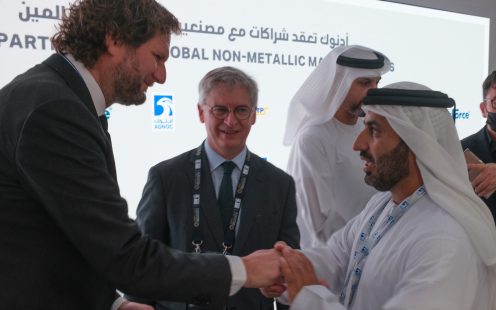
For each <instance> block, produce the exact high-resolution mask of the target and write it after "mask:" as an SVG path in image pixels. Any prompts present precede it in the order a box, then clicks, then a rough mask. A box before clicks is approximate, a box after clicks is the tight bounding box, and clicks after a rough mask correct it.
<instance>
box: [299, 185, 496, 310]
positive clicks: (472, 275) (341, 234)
mask: <svg viewBox="0 0 496 310" xmlns="http://www.w3.org/2000/svg"><path fill="white" fill-rule="evenodd" d="M389 198H390V193H389V192H386V193H379V194H377V195H375V196H374V197H373V198H372V199H371V201H370V203H369V204H368V205H367V207H366V209H365V210H364V211H363V212H362V213H361V214H360V215H358V216H357V217H355V218H354V219H353V220H352V221H350V222H349V223H348V224H347V225H346V226H345V227H344V228H343V229H342V230H340V231H338V232H337V233H336V234H334V235H333V236H332V238H331V240H329V244H328V246H327V247H324V248H317V249H312V250H307V251H303V252H304V253H305V254H306V255H307V256H308V257H309V258H310V260H311V261H312V263H313V265H314V267H315V269H316V272H317V276H318V277H319V278H322V279H325V280H326V281H327V282H328V283H329V285H330V288H331V290H332V292H333V293H334V294H333V293H331V291H329V290H328V289H326V288H325V287H324V286H307V287H305V288H303V289H302V290H301V291H300V293H299V294H298V295H297V297H296V298H295V300H294V302H293V305H292V306H291V309H292V310H298V309H303V310H308V309H312V310H317V309H326V310H332V309H344V307H343V305H341V304H340V303H339V298H338V295H339V292H340V290H341V286H342V285H343V282H344V278H345V273H346V271H347V268H348V262H349V260H350V257H351V253H352V252H353V251H354V244H355V242H356V239H357V236H358V235H359V234H360V231H361V229H362V226H363V225H364V224H365V223H366V222H367V221H368V219H369V218H370V216H371V214H373V211H374V210H376V209H377V208H379V207H381V206H382V205H384V204H385V203H386V202H387V201H388V200H389ZM387 211H388V210H384V211H383V212H382V215H381V218H382V216H384V215H385V214H386V213H387ZM381 218H379V221H378V222H377V223H376V227H375V228H374V230H375V229H376V228H377V227H378V226H379V225H380V223H381ZM488 281H489V277H488V268H487V267H486V265H485V264H484V263H483V262H482V260H481V259H480V257H479V255H478V254H477V252H476V251H475V249H474V247H473V246H472V244H471V241H470V239H469V237H468V235H467V234H466V232H465V231H464V229H463V228H462V226H461V225H460V224H459V223H458V222H457V221H456V220H455V219H454V218H453V217H452V216H451V215H449V214H448V213H447V212H446V211H445V210H444V209H443V208H441V207H439V206H438V205H436V204H435V203H434V202H433V201H432V200H431V198H430V197H429V196H428V195H426V196H424V197H423V198H421V199H420V200H419V201H418V202H416V203H415V204H414V205H413V206H412V207H411V209H409V210H408V211H407V212H406V213H405V214H404V215H403V217H402V218H401V219H400V220H399V221H398V222H397V223H396V224H395V225H394V226H393V227H391V229H390V230H389V231H388V232H387V233H386V234H385V235H384V236H383V238H382V239H381V240H380V241H379V243H378V244H377V245H376V246H375V248H373V249H372V251H371V253H370V254H369V257H368V259H367V261H366V263H365V266H364V270H363V273H362V277H361V281H360V284H359V286H358V290H357V292H356V295H355V298H354V300H353V303H352V304H351V306H350V308H349V309H354V310H379V309H388V310H389V309H391V310H392V309H395V310H403V309H405V310H406V309H409V310H411V309H422V310H430V309H432V310H434V309H435V310H444V309H445V310H456V309H459V310H468V309H470V310H487V309H490V305H489V303H490V295H491V293H490V292H489V284H488ZM493 293H494V292H493Z"/></svg>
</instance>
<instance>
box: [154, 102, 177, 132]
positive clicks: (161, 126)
mask: <svg viewBox="0 0 496 310" xmlns="http://www.w3.org/2000/svg"><path fill="white" fill-rule="evenodd" d="M175 112H176V109H175V106H174V101H173V96H172V95H155V96H153V129H154V130H162V131H174V130H175V129H176V126H175V120H174V118H175V114H176V113H175Z"/></svg>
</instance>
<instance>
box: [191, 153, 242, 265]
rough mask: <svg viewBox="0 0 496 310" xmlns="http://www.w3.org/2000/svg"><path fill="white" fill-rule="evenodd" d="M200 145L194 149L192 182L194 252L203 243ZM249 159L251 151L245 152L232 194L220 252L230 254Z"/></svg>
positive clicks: (199, 248) (198, 251) (199, 249)
mask: <svg viewBox="0 0 496 310" xmlns="http://www.w3.org/2000/svg"><path fill="white" fill-rule="evenodd" d="M201 152H202V145H200V146H199V147H198V148H197V149H196V150H195V169H194V182H193V241H192V242H191V243H192V244H193V246H194V252H195V253H201V245H202V244H203V235H202V233H201V230H200V179H201V167H202V159H201ZM250 161H251V153H250V152H249V151H248V152H246V159H245V163H244V164H243V169H242V170H241V175H240V177H239V180H238V186H237V187H236V193H235V195H234V207H233V213H232V216H231V219H230V220H229V225H227V227H225V228H224V241H223V242H222V247H223V251H222V254H224V255H226V254H230V253H231V250H232V247H233V244H234V239H235V230H236V224H237V222H238V218H239V212H240V211H241V201H242V200H243V195H244V189H245V185H246V179H247V177H248V172H249V171H250Z"/></svg>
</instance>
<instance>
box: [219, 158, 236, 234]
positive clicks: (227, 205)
mask: <svg viewBox="0 0 496 310" xmlns="http://www.w3.org/2000/svg"><path fill="white" fill-rule="evenodd" d="M234 167H235V164H234V163H233V162H232V161H225V162H223V163H222V168H224V176H223V177H222V182H221V183H220V188H219V198H218V201H219V207H220V214H221V217H222V223H223V225H224V226H223V228H225V227H227V225H229V221H230V219H231V216H232V211H233V206H234V195H233V185H232V178H231V174H232V171H233V169H234Z"/></svg>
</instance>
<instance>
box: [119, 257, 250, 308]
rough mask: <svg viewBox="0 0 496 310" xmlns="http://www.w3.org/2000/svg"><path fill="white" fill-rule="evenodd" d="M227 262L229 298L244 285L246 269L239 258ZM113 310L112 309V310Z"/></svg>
mask: <svg viewBox="0 0 496 310" xmlns="http://www.w3.org/2000/svg"><path fill="white" fill-rule="evenodd" d="M226 258H227V261H228V262H229V268H231V275H232V279H231V289H230V291H229V296H232V295H234V294H236V293H237V292H238V291H239V290H240V289H241V288H242V287H243V285H245V283H246V269H245V264H243V261H242V260H241V257H238V256H231V255H226ZM112 310H114V309H112Z"/></svg>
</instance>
